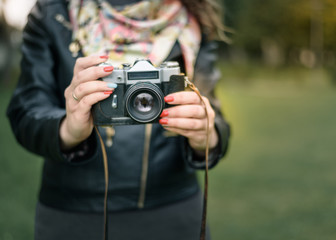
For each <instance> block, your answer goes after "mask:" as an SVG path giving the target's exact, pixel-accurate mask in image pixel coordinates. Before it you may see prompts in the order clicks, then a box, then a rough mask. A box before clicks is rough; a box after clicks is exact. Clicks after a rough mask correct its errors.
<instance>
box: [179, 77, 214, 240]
mask: <svg viewBox="0 0 336 240" xmlns="http://www.w3.org/2000/svg"><path fill="white" fill-rule="evenodd" d="M185 82H186V84H187V85H188V87H189V88H190V89H191V90H192V91H194V92H195V93H196V94H197V95H198V97H199V99H200V101H201V103H202V104H203V107H204V111H205V115H206V119H207V126H206V148H205V173H204V190H203V191H204V193H203V194H204V196H203V212H202V222H201V232H200V240H205V236H206V222H207V205H208V182H209V176H208V175H209V174H208V172H209V114H208V109H207V107H206V104H205V102H204V100H203V97H202V95H201V93H200V91H199V90H198V88H197V87H196V86H195V84H193V83H192V82H191V81H190V80H189V79H188V77H185Z"/></svg>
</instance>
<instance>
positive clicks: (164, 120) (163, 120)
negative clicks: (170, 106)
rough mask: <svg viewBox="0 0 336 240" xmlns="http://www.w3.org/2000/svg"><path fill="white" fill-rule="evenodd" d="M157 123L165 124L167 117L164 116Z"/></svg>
mask: <svg viewBox="0 0 336 240" xmlns="http://www.w3.org/2000/svg"><path fill="white" fill-rule="evenodd" d="M159 123H160V124H162V125H166V124H168V119H166V118H164V119H160V120H159Z"/></svg>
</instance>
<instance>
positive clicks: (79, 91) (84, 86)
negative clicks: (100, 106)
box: [73, 81, 117, 101]
mask: <svg viewBox="0 0 336 240" xmlns="http://www.w3.org/2000/svg"><path fill="white" fill-rule="evenodd" d="M116 87H117V84H115V83H107V82H103V81H89V82H85V83H81V84H79V85H78V86H77V87H75V89H74V90H73V96H76V97H77V99H78V100H77V101H80V100H81V99H82V98H83V97H84V96H86V95H89V94H92V93H95V92H104V93H105V94H111V93H113V91H114V89H115V88H116ZM75 100H76V99H75Z"/></svg>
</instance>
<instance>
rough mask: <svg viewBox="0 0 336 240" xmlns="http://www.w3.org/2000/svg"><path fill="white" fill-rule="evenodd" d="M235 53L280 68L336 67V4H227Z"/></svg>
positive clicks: (326, 0)
mask: <svg viewBox="0 0 336 240" xmlns="http://www.w3.org/2000/svg"><path fill="white" fill-rule="evenodd" d="M224 4H225V8H226V22H227V24H229V25H230V26H232V27H233V28H234V29H235V30H236V34H235V35H234V36H233V39H234V42H235V44H234V46H233V47H232V48H233V49H239V51H240V52H242V51H243V52H245V55H247V56H248V57H249V58H252V59H254V60H255V59H263V60H265V61H266V62H268V63H270V64H273V65H279V64H282V63H286V62H289V63H292V62H299V61H300V62H301V63H304V64H305V65H307V66H314V64H315V63H316V62H322V61H323V60H324V61H325V62H326V63H330V62H332V63H334V61H335V60H334V59H335V57H334V56H335V51H336V45H335V44H334V43H335V41H336V31H334V26H335V25H336V18H335V15H336V1H335V0H309V1H307V0H272V1H263V0H224Z"/></svg>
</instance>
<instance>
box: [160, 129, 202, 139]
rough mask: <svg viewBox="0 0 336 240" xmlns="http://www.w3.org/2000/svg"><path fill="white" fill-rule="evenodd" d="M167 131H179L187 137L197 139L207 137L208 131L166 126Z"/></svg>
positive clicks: (178, 132)
mask: <svg viewBox="0 0 336 240" xmlns="http://www.w3.org/2000/svg"><path fill="white" fill-rule="evenodd" d="M164 128H165V129H166V130H167V131H170V132H174V133H177V134H179V135H182V136H184V137H187V138H192V139H194V140H196V141H203V140H204V139H205V138H206V131H203V130H200V131H198V130H187V129H180V128H172V127H164Z"/></svg>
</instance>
